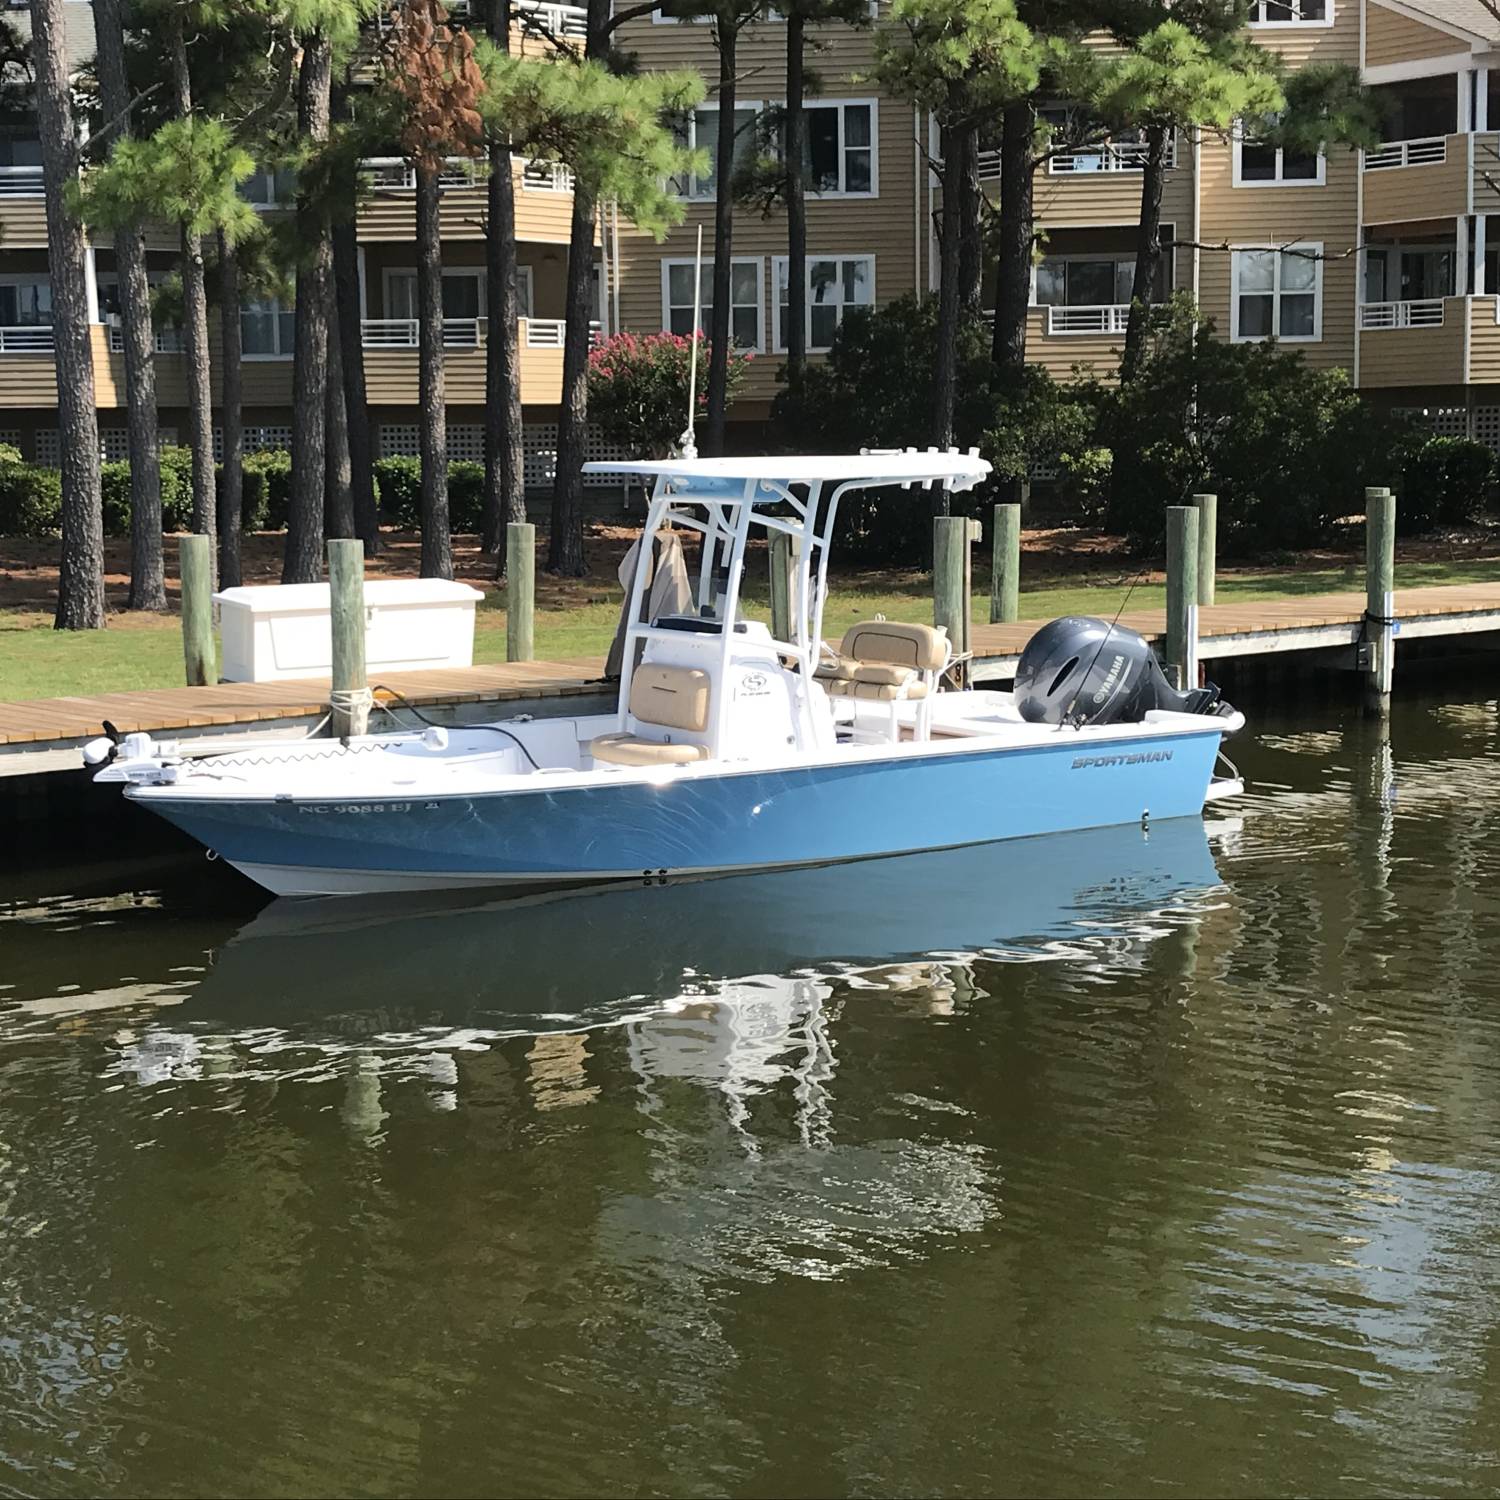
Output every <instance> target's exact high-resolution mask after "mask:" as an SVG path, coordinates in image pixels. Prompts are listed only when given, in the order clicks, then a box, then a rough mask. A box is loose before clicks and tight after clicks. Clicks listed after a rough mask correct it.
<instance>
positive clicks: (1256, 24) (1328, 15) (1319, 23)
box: [1250, 0, 1337, 31]
mask: <svg viewBox="0 0 1500 1500" xmlns="http://www.w3.org/2000/svg"><path fill="white" fill-rule="evenodd" d="M1268 3H1272V0H1250V29H1251V30H1252V31H1261V30H1265V31H1286V30H1289V29H1290V28H1292V27H1295V28H1297V29H1298V30H1302V29H1304V28H1305V29H1307V30H1313V29H1316V28H1320V27H1321V28H1322V29H1324V30H1326V29H1327V28H1329V27H1330V26H1332V25H1333V21H1334V6H1335V5H1336V4H1337V0H1326V3H1325V4H1324V7H1323V8H1324V11H1325V14H1324V15H1323V16H1322V17H1321V18H1319V19H1317V20H1313V21H1304V20H1302V19H1301V11H1302V0H1286V3H1287V4H1289V5H1290V6H1291V7H1292V9H1293V10H1294V11H1296V12H1297V13H1298V14H1297V15H1295V16H1293V18H1292V19H1291V20H1290V21H1268V20H1266V19H1265V14H1266V5H1267V4H1268ZM1257 16H1259V17H1260V18H1261V19H1260V20H1256V17H1257Z"/></svg>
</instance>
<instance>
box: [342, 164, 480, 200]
mask: <svg viewBox="0 0 1500 1500" xmlns="http://www.w3.org/2000/svg"><path fill="white" fill-rule="evenodd" d="M359 170H360V175H361V176H362V177H363V178H364V179H365V182H366V184H367V185H368V186H370V187H372V188H374V189H375V190H376V191H377V192H382V193H411V192H415V191H416V187H417V169H416V168H415V167H414V166H412V165H411V163H410V162H408V161H407V160H406V159H405V158H404V157H400V156H367V157H365V159H364V160H363V161H362V162H360V164H359ZM488 175H489V163H488V161H486V160H485V159H484V158H483V157H470V156H450V157H449V158H448V159H447V161H446V162H444V163H443V170H442V171H441V172H440V173H439V174H438V185H439V186H440V187H445V188H467V187H473V186H474V185H475V184H476V183H479V182H483V181H484V179H485V178H486V177H487V176H488Z"/></svg>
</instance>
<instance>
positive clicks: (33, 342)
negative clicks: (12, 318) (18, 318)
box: [0, 324, 52, 354]
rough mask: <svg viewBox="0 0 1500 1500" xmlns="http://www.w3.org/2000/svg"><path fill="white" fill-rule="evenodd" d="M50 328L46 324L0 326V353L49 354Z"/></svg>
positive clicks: (50, 342) (50, 344)
mask: <svg viewBox="0 0 1500 1500" xmlns="http://www.w3.org/2000/svg"><path fill="white" fill-rule="evenodd" d="M51 352H52V329H51V328H50V327H48V326H47V325H46V324H25V325H21V326H18V327H8V328H0V354H50V353H51Z"/></svg>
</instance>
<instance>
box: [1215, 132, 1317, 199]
mask: <svg viewBox="0 0 1500 1500" xmlns="http://www.w3.org/2000/svg"><path fill="white" fill-rule="evenodd" d="M1325 165H1326V159H1325V158H1324V156H1323V154H1322V153H1321V152H1319V151H1298V150H1296V149H1295V148H1294V147H1291V146H1275V145H1272V144H1271V142H1270V141H1257V140H1250V139H1246V138H1245V137H1244V136H1243V135H1241V133H1240V132H1239V131H1238V130H1237V131H1235V135H1234V185H1235V187H1259V186H1262V185H1269V184H1272V183H1279V184H1281V185H1283V186H1297V185H1305V186H1308V187H1317V186H1321V185H1322V183H1323V180H1324V166H1325Z"/></svg>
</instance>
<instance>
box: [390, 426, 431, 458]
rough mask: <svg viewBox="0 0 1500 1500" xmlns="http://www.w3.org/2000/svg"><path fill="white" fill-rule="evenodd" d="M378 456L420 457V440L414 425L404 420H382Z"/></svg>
mask: <svg viewBox="0 0 1500 1500" xmlns="http://www.w3.org/2000/svg"><path fill="white" fill-rule="evenodd" d="M380 456H381V457H382V458H420V457H421V456H422V440H421V437H420V435H419V434H418V432H417V429H416V427H415V425H409V424H407V423H404V422H382V423H381V424H380Z"/></svg>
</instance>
